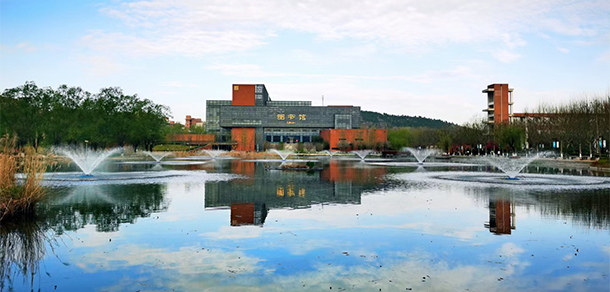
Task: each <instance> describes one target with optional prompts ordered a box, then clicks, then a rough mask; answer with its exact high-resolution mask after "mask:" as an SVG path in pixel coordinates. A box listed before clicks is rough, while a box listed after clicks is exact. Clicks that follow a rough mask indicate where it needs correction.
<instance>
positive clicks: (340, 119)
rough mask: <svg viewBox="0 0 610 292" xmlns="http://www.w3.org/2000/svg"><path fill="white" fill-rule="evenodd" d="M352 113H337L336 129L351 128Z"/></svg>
mask: <svg viewBox="0 0 610 292" xmlns="http://www.w3.org/2000/svg"><path fill="white" fill-rule="evenodd" d="M351 128H352V115H335V129H351Z"/></svg>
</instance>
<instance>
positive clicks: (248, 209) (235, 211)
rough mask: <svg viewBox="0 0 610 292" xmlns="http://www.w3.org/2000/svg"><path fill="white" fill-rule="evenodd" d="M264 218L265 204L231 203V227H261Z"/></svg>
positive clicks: (265, 213) (265, 214) (265, 212)
mask: <svg viewBox="0 0 610 292" xmlns="http://www.w3.org/2000/svg"><path fill="white" fill-rule="evenodd" d="M265 218H267V206H266V205H265V203H231V226H241V225H263V224H264V223H265Z"/></svg>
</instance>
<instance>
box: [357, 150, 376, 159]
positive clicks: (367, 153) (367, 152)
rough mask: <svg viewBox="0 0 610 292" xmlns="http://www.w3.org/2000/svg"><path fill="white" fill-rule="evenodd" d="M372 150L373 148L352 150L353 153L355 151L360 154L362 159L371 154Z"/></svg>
mask: <svg viewBox="0 0 610 292" xmlns="http://www.w3.org/2000/svg"><path fill="white" fill-rule="evenodd" d="M371 152H373V150H352V153H355V154H356V155H358V157H360V159H361V160H364V158H365V157H366V156H367V155H369V154H370V153H371Z"/></svg>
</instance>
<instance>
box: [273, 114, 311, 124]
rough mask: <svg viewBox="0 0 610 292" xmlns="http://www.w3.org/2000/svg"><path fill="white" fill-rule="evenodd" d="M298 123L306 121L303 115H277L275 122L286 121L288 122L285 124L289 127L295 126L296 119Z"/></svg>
mask: <svg viewBox="0 0 610 292" xmlns="http://www.w3.org/2000/svg"><path fill="white" fill-rule="evenodd" d="M297 117H298V120H299V121H306V120H307V115H304V114H299V115H295V114H288V115H286V114H277V120H278V121H286V120H288V121H287V122H286V123H287V124H289V125H294V124H295V122H294V121H295V120H296V119H297Z"/></svg>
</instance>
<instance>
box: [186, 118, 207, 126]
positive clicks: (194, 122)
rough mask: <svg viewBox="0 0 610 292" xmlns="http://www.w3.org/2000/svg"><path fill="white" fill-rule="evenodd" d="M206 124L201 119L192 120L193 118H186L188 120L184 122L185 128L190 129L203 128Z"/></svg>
mask: <svg viewBox="0 0 610 292" xmlns="http://www.w3.org/2000/svg"><path fill="white" fill-rule="evenodd" d="M204 124H205V123H204V122H203V121H202V120H201V119H200V118H192V117H191V116H186V120H185V122H184V127H185V128H190V127H203V126H204Z"/></svg>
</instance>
